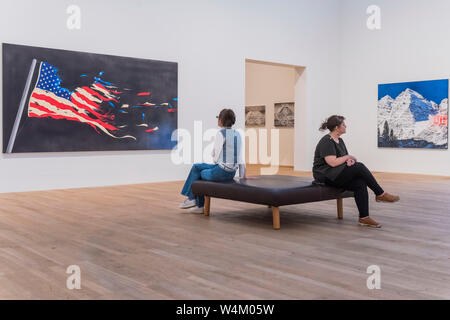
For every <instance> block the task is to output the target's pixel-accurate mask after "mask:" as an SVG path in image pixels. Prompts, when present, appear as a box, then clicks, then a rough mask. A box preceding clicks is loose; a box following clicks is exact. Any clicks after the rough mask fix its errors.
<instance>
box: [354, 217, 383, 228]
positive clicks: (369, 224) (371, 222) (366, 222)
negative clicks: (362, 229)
mask: <svg viewBox="0 0 450 320" xmlns="http://www.w3.org/2000/svg"><path fill="white" fill-rule="evenodd" d="M359 224H360V225H362V226H366V227H371V228H381V224H379V223H378V222H376V221H375V220H373V219H372V218H371V217H366V218H363V219H359Z"/></svg>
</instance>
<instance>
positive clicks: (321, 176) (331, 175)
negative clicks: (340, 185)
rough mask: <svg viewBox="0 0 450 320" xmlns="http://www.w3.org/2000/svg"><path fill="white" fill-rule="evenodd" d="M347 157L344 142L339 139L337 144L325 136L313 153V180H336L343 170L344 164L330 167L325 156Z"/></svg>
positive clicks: (328, 136)
mask: <svg viewBox="0 0 450 320" xmlns="http://www.w3.org/2000/svg"><path fill="white" fill-rule="evenodd" d="M346 155H348V152H347V148H346V147H345V143H344V140H342V139H341V138H339V143H336V141H334V139H333V138H332V137H331V136H330V135H329V134H327V135H325V136H324V137H322V139H320V141H319V143H318V144H317V147H316V151H315V152H314V164H313V176H314V179H316V180H317V181H320V182H325V180H326V179H329V180H331V181H334V180H336V178H337V176H338V175H339V174H340V173H341V172H342V171H343V170H344V168H345V167H346V165H347V164H346V163H343V164H341V165H340V166H337V167H332V166H330V165H329V164H328V163H327V162H326V161H325V157H326V156H336V158H340V157H343V156H346Z"/></svg>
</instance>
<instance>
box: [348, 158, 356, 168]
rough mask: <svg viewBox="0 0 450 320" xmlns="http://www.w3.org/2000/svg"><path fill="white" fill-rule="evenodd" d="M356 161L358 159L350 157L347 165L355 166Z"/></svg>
mask: <svg viewBox="0 0 450 320" xmlns="http://www.w3.org/2000/svg"><path fill="white" fill-rule="evenodd" d="M355 163H356V161H355V160H353V159H348V160H347V166H348V167H351V166H353V165H354V164H355Z"/></svg>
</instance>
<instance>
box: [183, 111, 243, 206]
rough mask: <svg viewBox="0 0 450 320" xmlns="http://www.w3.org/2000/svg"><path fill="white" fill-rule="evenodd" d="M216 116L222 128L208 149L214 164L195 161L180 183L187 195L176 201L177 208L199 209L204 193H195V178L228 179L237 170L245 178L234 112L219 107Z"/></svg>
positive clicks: (239, 136)
mask: <svg viewBox="0 0 450 320" xmlns="http://www.w3.org/2000/svg"><path fill="white" fill-rule="evenodd" d="M217 118H218V125H219V127H221V128H222V129H221V130H220V131H219V132H218V133H217V135H216V139H215V143H214V149H213V152H212V156H213V160H214V164H208V163H196V164H194V165H193V166H192V169H191V172H190V173H189V176H188V178H187V180H186V183H185V184H184V187H183V190H182V191H181V194H182V195H185V196H186V197H187V199H186V200H185V201H184V202H182V203H181V204H180V208H182V209H187V208H191V209H190V211H193V212H199V213H203V206H204V204H205V197H204V196H195V195H194V194H193V193H192V191H191V185H192V183H193V182H194V181H196V180H200V179H201V180H209V181H230V180H233V179H234V176H235V175H236V171H237V170H239V178H244V179H246V178H247V176H246V173H245V162H244V161H243V158H242V152H241V146H242V139H241V135H240V134H239V132H238V131H236V130H234V129H232V128H231V127H232V126H233V125H234V123H235V122H236V116H235V114H234V112H233V110H231V109H223V110H222V111H221V112H220V114H219V116H218V117H217Z"/></svg>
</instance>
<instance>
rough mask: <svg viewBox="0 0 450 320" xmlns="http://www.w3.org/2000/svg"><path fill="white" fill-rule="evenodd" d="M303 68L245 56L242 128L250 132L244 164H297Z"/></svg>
mask: <svg viewBox="0 0 450 320" xmlns="http://www.w3.org/2000/svg"><path fill="white" fill-rule="evenodd" d="M305 70H306V68H305V67H303V66H296V65H289V64H282V63H274V62H268V61H261V60H253V59H245V129H246V132H247V133H249V131H252V132H250V134H248V135H247V138H246V152H245V154H246V159H245V160H246V163H247V164H249V165H256V166H267V165H271V166H279V167H287V168H294V167H296V161H297V160H300V159H297V157H299V158H300V157H301V155H300V153H299V151H298V150H299V148H301V147H302V146H304V144H305V141H304V140H305V135H303V134H302V129H303V128H304V127H305V125H304V124H303V123H302V120H304V119H306V117H305V110H306V108H305V104H306V99H305V96H306V72H305ZM274 129H277V130H274ZM255 136H256V138H255ZM250 137H252V138H253V141H249V140H250ZM255 139H257V148H255V147H254V144H255ZM272 140H274V141H272ZM274 142H275V143H276V144H278V145H275V144H274ZM252 143H253V148H252Z"/></svg>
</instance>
